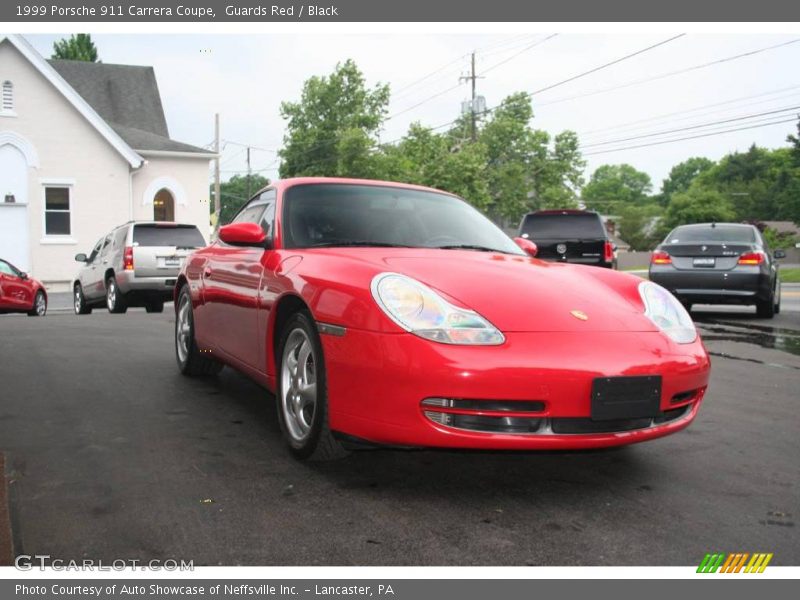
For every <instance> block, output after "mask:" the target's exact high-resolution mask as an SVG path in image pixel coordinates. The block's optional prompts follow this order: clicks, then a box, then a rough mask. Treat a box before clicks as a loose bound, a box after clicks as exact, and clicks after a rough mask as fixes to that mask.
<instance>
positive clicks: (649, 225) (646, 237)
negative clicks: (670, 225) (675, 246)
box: [618, 204, 663, 250]
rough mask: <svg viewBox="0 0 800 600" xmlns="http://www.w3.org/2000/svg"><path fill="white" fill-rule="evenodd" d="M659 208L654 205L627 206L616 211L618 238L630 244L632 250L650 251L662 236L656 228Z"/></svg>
mask: <svg viewBox="0 0 800 600" xmlns="http://www.w3.org/2000/svg"><path fill="white" fill-rule="evenodd" d="M660 212H661V211H660V208H659V206H658V205H655V204H648V205H644V206H636V205H634V204H627V205H624V206H623V207H622V209H621V210H619V211H618V213H619V216H620V226H619V236H620V237H621V238H622V239H623V240H625V241H626V242H627V243H628V244H630V246H631V249H632V250H652V249H653V247H655V245H656V244H658V242H659V241H661V239H663V236H662V235H661V229H660V228H659V227H657V226H656V221H657V219H656V217H658V216H659V214H660Z"/></svg>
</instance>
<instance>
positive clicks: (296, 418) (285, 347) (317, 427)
mask: <svg viewBox="0 0 800 600" xmlns="http://www.w3.org/2000/svg"><path fill="white" fill-rule="evenodd" d="M278 361H279V362H278V382H277V383H278V385H277V396H278V398H277V400H278V420H279V421H280V425H281V430H282V431H283V435H284V438H285V439H286V442H287V444H288V445H289V449H290V450H291V452H292V454H294V455H295V456H297V457H298V458H303V459H311V460H334V459H337V458H342V457H343V456H346V454H347V453H346V452H345V450H344V449H343V448H342V446H341V444H339V442H338V441H337V440H336V439H335V438H334V437H333V433H332V432H331V430H330V427H329V425H328V389H327V379H326V375H325V360H324V357H323V355H322V344H321V342H320V339H319V334H318V333H317V328H316V327H315V326H314V320H313V319H312V317H311V315H310V314H309V313H308V312H305V311H302V312H298V313H295V314H294V315H292V316H291V317H290V318H289V320H288V321H287V322H286V325H285V326H284V327H283V329H282V331H281V336H280V341H279V344H278Z"/></svg>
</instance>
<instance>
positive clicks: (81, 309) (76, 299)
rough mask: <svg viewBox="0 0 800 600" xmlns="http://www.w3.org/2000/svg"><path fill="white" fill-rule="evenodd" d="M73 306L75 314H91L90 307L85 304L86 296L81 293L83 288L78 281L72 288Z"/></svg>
mask: <svg viewBox="0 0 800 600" xmlns="http://www.w3.org/2000/svg"><path fill="white" fill-rule="evenodd" d="M72 299H73V308H74V309H75V314H76V315H90V314H92V307H91V306H89V305H88V304H86V297H85V296H84V295H83V288H82V287H81V284H80V283H76V284H75V287H74V288H73V290H72Z"/></svg>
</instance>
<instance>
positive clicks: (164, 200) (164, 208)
mask: <svg viewBox="0 0 800 600" xmlns="http://www.w3.org/2000/svg"><path fill="white" fill-rule="evenodd" d="M153 220H154V221H174V220H175V198H173V197H172V194H171V193H170V191H169V190H168V189H166V188H162V189H160V190H158V193H157V194H156V196H155V198H153Z"/></svg>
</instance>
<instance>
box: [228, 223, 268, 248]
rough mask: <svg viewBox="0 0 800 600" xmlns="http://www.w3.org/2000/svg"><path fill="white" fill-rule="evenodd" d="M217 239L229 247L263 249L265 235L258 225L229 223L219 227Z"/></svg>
mask: <svg viewBox="0 0 800 600" xmlns="http://www.w3.org/2000/svg"><path fill="white" fill-rule="evenodd" d="M219 239H220V240H222V241H223V242H225V243H226V244H230V245H231V246H261V247H262V248H263V247H265V245H266V241H267V235H266V234H265V233H264V230H263V229H262V228H261V225H259V224H258V223H231V224H230V225H225V226H224V227H220V230H219Z"/></svg>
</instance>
